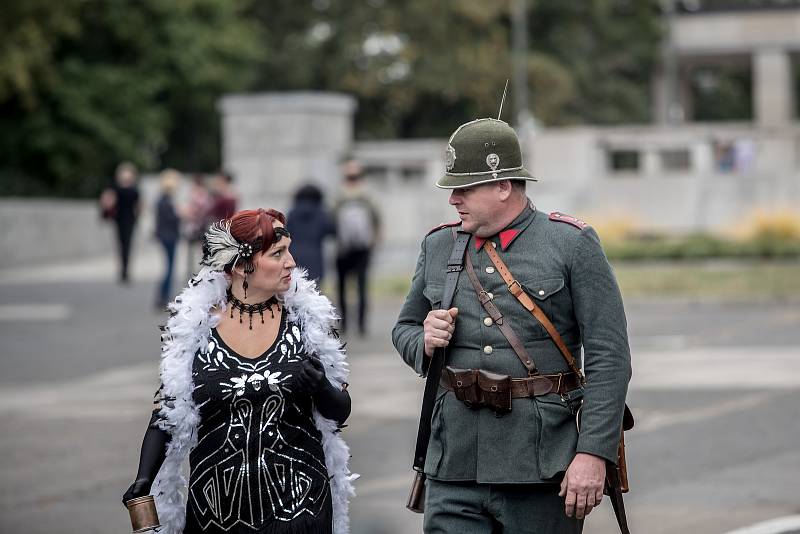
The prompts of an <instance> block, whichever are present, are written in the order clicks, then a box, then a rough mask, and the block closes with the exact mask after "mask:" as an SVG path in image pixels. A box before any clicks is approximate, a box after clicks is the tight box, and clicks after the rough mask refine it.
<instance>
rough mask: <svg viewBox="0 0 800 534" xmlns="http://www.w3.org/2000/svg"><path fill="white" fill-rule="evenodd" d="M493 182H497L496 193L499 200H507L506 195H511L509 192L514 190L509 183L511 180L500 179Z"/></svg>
mask: <svg viewBox="0 0 800 534" xmlns="http://www.w3.org/2000/svg"><path fill="white" fill-rule="evenodd" d="M495 184H497V185H496V187H497V193H498V195H499V197H500V200H501V201H503V202H505V201H506V200H508V197H510V196H511V192H512V191H513V190H514V187H513V186H512V185H511V180H500V181H499V182H495Z"/></svg>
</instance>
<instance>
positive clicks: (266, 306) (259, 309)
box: [228, 289, 281, 330]
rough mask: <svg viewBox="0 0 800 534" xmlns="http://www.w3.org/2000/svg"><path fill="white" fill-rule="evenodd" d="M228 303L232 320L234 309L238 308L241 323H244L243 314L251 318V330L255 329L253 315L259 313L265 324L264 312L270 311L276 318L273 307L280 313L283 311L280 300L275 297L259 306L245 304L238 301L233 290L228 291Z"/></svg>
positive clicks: (260, 303) (262, 322)
mask: <svg viewBox="0 0 800 534" xmlns="http://www.w3.org/2000/svg"><path fill="white" fill-rule="evenodd" d="M228 302H229V303H230V304H231V319H233V309H234V308H236V309H237V310H239V323H240V324H241V322H242V314H245V313H246V314H247V315H249V316H250V330H252V329H253V314H254V313H258V314H259V315H261V324H264V310H269V313H270V314H271V315H272V318H273V319H274V318H275V312H274V311H273V310H272V306H273V305H275V307H276V308H277V310H278V311H281V305H280V303H279V302H278V299H277V298H275V296H274V295H273V296H272V297H270V298H269V300H265V301H264V302H259V303H258V304H245V303H244V302H242V301H241V300H239V299H237V298H236V297H235V296H234V295H233V293H231V290H230V289H228Z"/></svg>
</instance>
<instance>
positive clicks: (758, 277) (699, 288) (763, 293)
mask: <svg viewBox="0 0 800 534" xmlns="http://www.w3.org/2000/svg"><path fill="white" fill-rule="evenodd" d="M614 270H615V272H616V273H617V280H618V281H619V284H620V288H621V289H622V293H623V295H624V296H626V297H649V296H678V297H695V298H722V299H730V300H753V299H761V300H763V299H776V298H796V297H800V263H798V262H769V261H760V262H730V263H720V262H708V263H696V262H676V263H663V264H649V265H648V264H636V263H627V262H617V263H616V265H615V269H614Z"/></svg>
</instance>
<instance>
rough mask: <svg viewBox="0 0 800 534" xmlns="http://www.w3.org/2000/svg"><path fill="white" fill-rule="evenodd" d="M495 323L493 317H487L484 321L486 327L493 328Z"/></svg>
mask: <svg viewBox="0 0 800 534" xmlns="http://www.w3.org/2000/svg"><path fill="white" fill-rule="evenodd" d="M493 322H494V321H492V318H491V317H487V318H486V319H484V320H483V324H485V325H486V326H492V323H493Z"/></svg>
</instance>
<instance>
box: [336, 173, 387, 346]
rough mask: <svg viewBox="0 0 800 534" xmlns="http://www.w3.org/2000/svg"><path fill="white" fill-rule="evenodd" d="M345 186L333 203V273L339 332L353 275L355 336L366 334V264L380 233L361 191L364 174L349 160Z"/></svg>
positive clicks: (375, 216)
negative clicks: (356, 310) (339, 319)
mask: <svg viewBox="0 0 800 534" xmlns="http://www.w3.org/2000/svg"><path fill="white" fill-rule="evenodd" d="M342 171H343V174H344V183H343V186H342V192H341V195H340V197H339V199H338V201H337V203H336V208H335V220H336V241H337V247H338V250H337V255H336V270H337V275H338V276H337V279H338V291H339V309H340V311H341V314H342V322H341V329H342V332H346V331H347V322H348V318H347V284H348V279H349V278H350V277H351V276H353V275H355V277H356V282H357V286H358V332H359V334H360V335H361V336H364V335H365V334H366V331H367V324H366V322H367V307H368V303H367V290H368V282H369V281H368V275H369V262H370V257H371V255H372V250H373V248H374V247H375V245H376V243H377V241H378V237H379V233H380V217H379V215H378V210H377V209H376V208H375V206H374V204H373V203H372V201H371V200H370V198H369V196H368V195H367V192H366V191H365V190H364V182H363V175H364V170H363V168H362V166H361V164H360V163H359V162H358V161H357V160H355V159H353V158H350V159H348V160H346V161H345V162H344V164H343V165H342Z"/></svg>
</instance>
